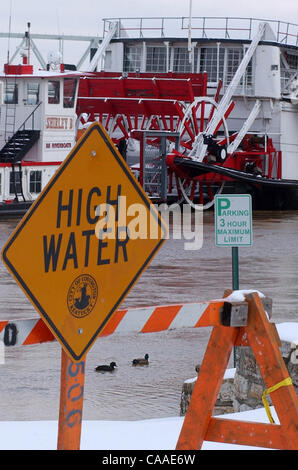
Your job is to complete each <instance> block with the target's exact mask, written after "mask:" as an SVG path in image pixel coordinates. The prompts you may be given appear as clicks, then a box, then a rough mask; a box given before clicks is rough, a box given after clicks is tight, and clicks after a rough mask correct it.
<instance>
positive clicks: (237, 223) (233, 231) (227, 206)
mask: <svg viewBox="0 0 298 470" xmlns="http://www.w3.org/2000/svg"><path fill="white" fill-rule="evenodd" d="M214 214H215V244H216V246H223V247H228V246H230V247H231V248H232V285H233V290H239V256H238V255H239V253H238V248H239V247H241V246H252V203H251V196H250V194H233V195H228V194H220V195H216V196H215V212H214ZM234 365H235V355H234Z"/></svg>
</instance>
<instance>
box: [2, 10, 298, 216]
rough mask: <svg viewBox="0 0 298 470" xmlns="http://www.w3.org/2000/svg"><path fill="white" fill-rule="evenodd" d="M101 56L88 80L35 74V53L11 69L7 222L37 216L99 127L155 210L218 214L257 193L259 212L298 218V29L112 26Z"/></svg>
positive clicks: (237, 24)
mask: <svg viewBox="0 0 298 470" xmlns="http://www.w3.org/2000/svg"><path fill="white" fill-rule="evenodd" d="M178 25H180V27H178ZM179 28H180V29H179ZM28 44H29V41H28ZM28 49H29V45H28ZM91 52H92V56H91V60H90V64H89V66H88V67H87V70H84V71H77V70H67V69H66V68H65V67H64V65H63V64H62V63H59V61H58V62H57V61H56V62H55V61H53V62H52V63H49V64H48V67H47V69H48V70H38V71H36V72H35V71H34V70H33V65H31V64H30V63H28V55H29V54H28V53H26V48H25V52H24V51H23V62H22V64H20V65H14V64H11V63H8V64H6V65H5V67H4V73H3V74H2V75H1V76H0V113H1V114H0V213H2V214H6V213H9V212H13V213H21V212H23V211H25V210H27V208H28V207H29V206H30V204H31V203H32V201H34V200H35V199H36V197H37V196H38V194H39V193H40V192H41V191H42V189H43V188H44V187H45V185H46V184H47V182H48V181H49V179H50V178H51V177H52V176H53V174H54V173H55V171H56V170H57V168H58V167H59V165H60V163H61V162H62V161H63V160H64V158H65V157H66V156H67V155H68V153H69V152H70V150H71V149H72V147H73V146H74V144H75V142H76V140H77V138H78V137H79V135H80V134H81V133H82V132H84V129H85V128H86V127H88V125H89V124H90V123H91V122H93V121H99V122H101V123H102V125H103V126H104V127H105V129H106V131H107V132H108V134H109V135H110V137H111V138H112V140H113V141H114V143H115V145H116V146H117V147H118V149H119V151H120V153H122V155H123V157H124V158H126V160H127V163H128V164H129V165H130V166H131V169H132V171H133V172H134V174H135V176H136V177H137V178H138V179H139V181H140V183H141V184H142V185H143V187H144V188H145V190H146V192H147V193H148V195H149V197H151V198H152V199H154V200H157V201H169V200H177V201H178V202H180V201H183V200H186V201H187V202H188V203H189V204H191V205H192V206H193V207H197V205H198V204H199V205H202V206H203V207H204V208H205V209H207V208H209V207H212V205H213V203H214V195H215V194H217V193H219V192H222V191H225V192H238V193H239V192H249V193H251V194H252V196H253V201H254V207H255V208H260V209H264V208H266V209H267V208H269V209H295V208H296V209H297V207H298V133H297V128H298V25H294V24H289V23H284V22H281V21H278V22H277V21H264V20H253V19H243V18H191V19H190V18H180V19H178V18H147V19H146V18H132V19H113V18H111V19H105V20H104V32H103V39H102V41H101V44H100V46H99V47H98V49H97V50H92V51H91Z"/></svg>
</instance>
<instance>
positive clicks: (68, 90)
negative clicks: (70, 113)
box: [63, 78, 77, 108]
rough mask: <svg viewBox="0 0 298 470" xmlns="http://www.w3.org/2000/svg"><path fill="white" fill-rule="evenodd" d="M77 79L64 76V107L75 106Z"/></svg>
mask: <svg viewBox="0 0 298 470" xmlns="http://www.w3.org/2000/svg"><path fill="white" fill-rule="evenodd" d="M76 87H77V79H76V78H64V81H63V108H73V107H74V103H75V96H76Z"/></svg>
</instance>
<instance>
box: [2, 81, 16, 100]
mask: <svg viewBox="0 0 298 470" xmlns="http://www.w3.org/2000/svg"><path fill="white" fill-rule="evenodd" d="M4 103H5V104H18V84H17V83H13V82H7V83H6V86H5V96H4Z"/></svg>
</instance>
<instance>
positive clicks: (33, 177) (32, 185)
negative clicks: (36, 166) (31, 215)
mask: <svg viewBox="0 0 298 470" xmlns="http://www.w3.org/2000/svg"><path fill="white" fill-rule="evenodd" d="M41 175H42V173H41V171H40V170H35V171H30V180H29V191H30V193H40V192H41Z"/></svg>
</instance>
